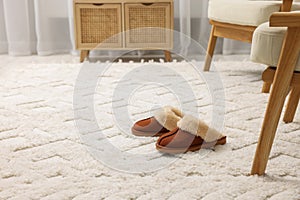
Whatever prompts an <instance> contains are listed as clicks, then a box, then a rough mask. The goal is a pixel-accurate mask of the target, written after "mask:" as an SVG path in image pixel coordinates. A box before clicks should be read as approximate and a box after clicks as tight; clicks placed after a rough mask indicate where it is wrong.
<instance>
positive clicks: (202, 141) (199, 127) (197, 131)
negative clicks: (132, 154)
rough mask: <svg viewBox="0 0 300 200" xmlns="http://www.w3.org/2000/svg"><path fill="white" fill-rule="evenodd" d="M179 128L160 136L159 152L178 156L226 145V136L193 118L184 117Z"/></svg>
mask: <svg viewBox="0 0 300 200" xmlns="http://www.w3.org/2000/svg"><path fill="white" fill-rule="evenodd" d="M177 126H178V127H177V128H175V129H174V130H173V131H170V132H169V133H166V134H163V135H162V136H160V138H159V139H158V140H157V142H156V149H157V150H158V151H160V152H163V153H169V154H177V153H185V152H188V151H197V150H199V149H201V148H203V149H208V148H212V147H214V146H216V145H224V144H226V136H223V135H222V134H221V133H219V132H218V131H217V130H215V129H213V128H209V127H208V125H207V124H205V122H203V121H201V120H198V119H197V118H195V117H193V116H190V115H186V116H184V117H183V118H182V119H181V120H180V121H178V123H177Z"/></svg>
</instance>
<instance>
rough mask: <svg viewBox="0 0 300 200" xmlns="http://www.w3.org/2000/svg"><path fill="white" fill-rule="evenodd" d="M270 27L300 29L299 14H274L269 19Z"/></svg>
mask: <svg viewBox="0 0 300 200" xmlns="http://www.w3.org/2000/svg"><path fill="white" fill-rule="evenodd" d="M270 26H275V27H278V26H281V27H299V28H300V12H275V13H273V14H272V15H271V17H270Z"/></svg>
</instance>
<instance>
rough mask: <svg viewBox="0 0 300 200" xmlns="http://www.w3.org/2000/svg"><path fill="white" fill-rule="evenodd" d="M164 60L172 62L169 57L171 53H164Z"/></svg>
mask: <svg viewBox="0 0 300 200" xmlns="http://www.w3.org/2000/svg"><path fill="white" fill-rule="evenodd" d="M165 59H166V61H167V62H171V61H172V56H171V52H170V51H165Z"/></svg>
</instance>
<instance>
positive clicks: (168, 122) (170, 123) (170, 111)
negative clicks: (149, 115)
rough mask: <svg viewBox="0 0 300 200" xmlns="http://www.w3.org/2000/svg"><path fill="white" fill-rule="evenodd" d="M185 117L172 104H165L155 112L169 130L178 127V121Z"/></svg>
mask: <svg viewBox="0 0 300 200" xmlns="http://www.w3.org/2000/svg"><path fill="white" fill-rule="evenodd" d="M182 117H183V113H182V112H181V111H180V110H178V109H177V108H174V107H172V106H165V107H163V108H161V109H158V110H157V111H155V112H154V118H155V119H156V120H157V121H158V122H159V123H160V124H161V125H162V126H163V127H165V128H166V129H168V130H169V131H171V130H173V129H175V128H177V122H178V121H179V120H180V119H181V118H182Z"/></svg>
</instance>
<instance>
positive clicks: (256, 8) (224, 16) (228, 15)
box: [208, 0, 300, 26]
mask: <svg viewBox="0 0 300 200" xmlns="http://www.w3.org/2000/svg"><path fill="white" fill-rule="evenodd" d="M281 4H282V0H281V1H262V0H261V1H254V0H210V1H209V6H208V18H209V19H211V20H215V21H219V22H225V23H231V24H239V25H249V26H258V25H260V24H262V23H264V22H267V21H269V18H270V16H271V14H272V13H273V12H277V11H279V10H280V6H281ZM293 10H300V3H294V4H293Z"/></svg>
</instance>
